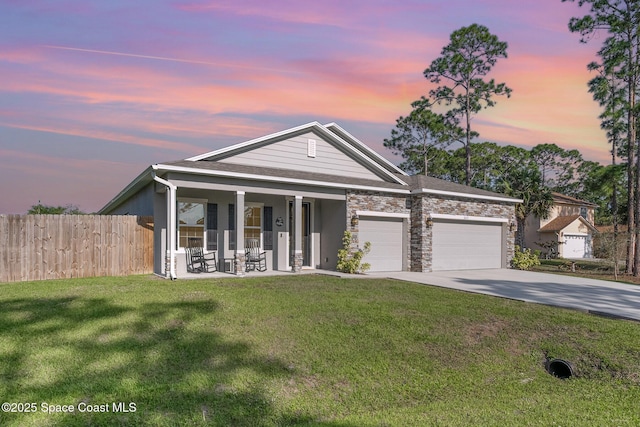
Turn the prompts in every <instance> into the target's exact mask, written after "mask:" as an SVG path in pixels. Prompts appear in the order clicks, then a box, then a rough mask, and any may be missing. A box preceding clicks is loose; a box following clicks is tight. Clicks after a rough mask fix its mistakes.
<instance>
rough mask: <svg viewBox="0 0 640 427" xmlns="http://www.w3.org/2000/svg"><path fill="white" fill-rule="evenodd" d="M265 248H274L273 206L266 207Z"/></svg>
mask: <svg viewBox="0 0 640 427" xmlns="http://www.w3.org/2000/svg"><path fill="white" fill-rule="evenodd" d="M263 237H264V249H265V250H267V251H271V250H273V207H271V206H265V207H264V236H263Z"/></svg>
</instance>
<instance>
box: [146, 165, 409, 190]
mask: <svg viewBox="0 0 640 427" xmlns="http://www.w3.org/2000/svg"><path fill="white" fill-rule="evenodd" d="M157 166H158V167H159V168H160V169H162V170H163V171H167V172H184V173H189V174H197V175H210V176H222V177H231V178H244V179H250V180H258V181H269V182H282V183H285V184H300V185H310V186H313V187H329V188H342V189H344V188H348V189H351V190H367V191H380V192H385V193H397V194H410V193H411V192H410V191H409V190H408V189H407V190H400V189H392V188H384V187H374V186H369V185H357V184H343V183H338V182H326V181H311V180H308V179H296V178H280V177H277V176H265V175H256V174H249V173H241V172H228V171H217V170H206V169H198V168H185V167H182V166H171V165H157Z"/></svg>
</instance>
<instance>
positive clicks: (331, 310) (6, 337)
mask: <svg viewBox="0 0 640 427" xmlns="http://www.w3.org/2000/svg"><path fill="white" fill-rule="evenodd" d="M545 354H548V355H549V356H550V357H558V358H563V359H566V360H569V361H571V362H572V363H573V364H574V366H575V368H576V372H577V375H576V376H575V377H573V378H571V379H569V380H560V379H557V378H555V377H552V376H551V375H549V374H547V373H546V371H545V370H544V360H545ZM0 377H1V378H0V396H1V398H2V399H1V400H2V401H3V402H13V403H15V405H13V406H12V407H9V410H16V411H26V410H31V412H28V413H16V412H2V413H0V425H2V426H46V425H65V426H67V425H71V426H73V425H77V426H86V425H92V426H95V425H104V426H110V425H149V426H177V425H180V426H187V425H191V426H204V425H210V426H290V425H291V426H324V427H348V426H353V427H355V426H480V425H482V426H500V427H503V426H514V425H529V426H552V425H562V426H585V425H593V426H596V425H597V426H636V425H640V406H639V404H638V402H640V323H636V322H630V321H623V320H612V319H605V318H599V317H596V316H591V315H587V314H584V313H580V312H576V311H571V310H564V309H558V308H552V307H545V306H537V305H532V304H526V303H521V302H516V301H511V300H504V299H499V298H492V297H489V296H483V295H473V294H468V293H461V292H456V291H451V290H446V289H440V288H432V287H428V286H422V285H417V284H415V285H414V284H409V283H404V282H396V281H387V280H376V279H356V280H354V279H351V280H349V279H339V278H334V277H327V276H309V275H304V276H293V275H292V276H274V277H265V278H251V279H222V280H204V279H202V280H200V279H198V280H182V281H176V282H170V281H166V280H161V279H157V278H153V277H148V276H134V277H125V278H97V279H74V280H60V281H45V282H31V283H14V284H4V285H0ZM32 404H33V405H32ZM62 405H68V406H69V405H71V406H72V409H74V412H73V413H64V412H58V413H52V414H48V413H46V412H43V410H44V409H46V410H63V409H67V410H69V409H70V408H69V407H67V408H64V407H63V406H62ZM130 405H131V406H130ZM3 409H5V406H3ZM88 409H91V410H93V412H88ZM105 410H108V412H105ZM125 410H126V411H128V412H125ZM134 410H135V412H134ZM101 411H102V412H101Z"/></svg>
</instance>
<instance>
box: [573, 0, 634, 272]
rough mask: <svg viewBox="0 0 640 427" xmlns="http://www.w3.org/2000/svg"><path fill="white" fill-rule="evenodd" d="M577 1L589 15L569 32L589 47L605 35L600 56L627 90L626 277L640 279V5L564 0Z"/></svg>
mask: <svg viewBox="0 0 640 427" xmlns="http://www.w3.org/2000/svg"><path fill="white" fill-rule="evenodd" d="M565 1H570V2H574V1H577V3H578V5H579V6H584V5H588V6H589V8H590V9H589V14H587V15H585V16H583V17H582V18H571V20H570V21H569V29H570V30H571V31H572V32H576V33H579V34H580V35H581V42H583V43H586V42H587V41H589V40H590V38H591V37H592V36H593V35H594V34H595V33H596V32H598V31H605V32H606V33H607V34H608V37H607V38H606V39H605V41H604V47H603V49H601V50H600V52H599V56H600V57H601V59H602V61H603V66H604V67H605V69H607V70H614V69H617V75H618V77H619V78H620V79H622V80H623V81H624V83H625V86H626V95H627V101H626V103H625V108H624V110H625V113H626V116H627V123H626V125H627V131H626V141H625V143H624V144H625V147H624V149H623V151H624V152H625V153H627V159H628V162H627V185H628V208H627V218H628V223H629V230H630V236H629V243H628V246H627V266H626V270H627V273H633V274H634V275H636V276H638V275H640V251H639V250H637V249H636V245H637V241H638V240H640V227H638V217H639V216H640V197H638V194H637V189H638V187H639V186H640V174H638V173H637V169H638V168H640V155H638V153H636V150H637V149H638V148H640V145H638V144H637V141H636V139H637V135H636V125H637V121H638V110H637V108H636V98H637V95H638V94H637V87H638V78H639V77H640V2H638V1H637V0H562V2H565Z"/></svg>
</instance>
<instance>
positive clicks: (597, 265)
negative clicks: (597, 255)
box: [533, 258, 640, 285]
mask: <svg viewBox="0 0 640 427" xmlns="http://www.w3.org/2000/svg"><path fill="white" fill-rule="evenodd" d="M571 264H572V260H567V259H562V258H560V259H545V260H541V265H539V266H537V267H534V268H533V270H534V271H539V272H541V273H552V274H567V275H571V276H578V277H585V278H589V279H599V280H609V281H611V282H622V283H631V284H634V285H640V277H634V276H632V275H630V274H625V273H624V264H623V263H621V265H620V267H619V272H618V278H617V279H616V277H615V275H614V269H613V264H612V263H611V262H610V261H606V260H590V259H580V260H573V264H574V266H573V268H574V270H575V271H571Z"/></svg>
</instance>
